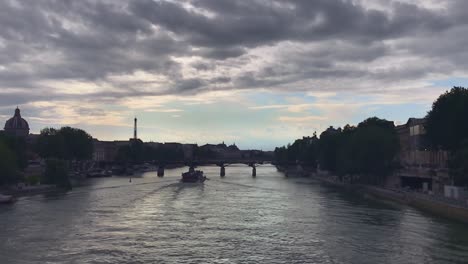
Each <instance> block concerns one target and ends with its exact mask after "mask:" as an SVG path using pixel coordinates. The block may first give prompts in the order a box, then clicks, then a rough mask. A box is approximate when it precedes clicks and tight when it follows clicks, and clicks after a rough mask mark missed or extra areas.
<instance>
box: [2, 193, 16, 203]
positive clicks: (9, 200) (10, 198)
mask: <svg viewBox="0 0 468 264" xmlns="http://www.w3.org/2000/svg"><path fill="white" fill-rule="evenodd" d="M14 201H15V197H14V196H12V195H3V194H0V204H9V203H13V202H14Z"/></svg>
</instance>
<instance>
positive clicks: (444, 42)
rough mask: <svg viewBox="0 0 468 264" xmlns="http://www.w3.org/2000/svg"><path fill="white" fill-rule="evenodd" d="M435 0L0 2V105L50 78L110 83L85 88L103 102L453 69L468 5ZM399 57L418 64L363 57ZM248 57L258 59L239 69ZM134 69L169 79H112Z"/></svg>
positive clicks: (459, 58)
mask: <svg viewBox="0 0 468 264" xmlns="http://www.w3.org/2000/svg"><path fill="white" fill-rule="evenodd" d="M443 2H444V3H446V8H443V9H429V8H426V7H424V6H422V5H421V3H422V1H415V2H414V3H413V4H408V3H401V2H397V1H385V2H382V3H384V6H383V7H382V8H380V9H372V8H369V7H368V6H365V5H364V4H363V3H365V2H360V1H358V0H356V1H351V0H314V1H311V0H288V1H285V0H281V1H279V0H270V1H266V0H249V1H247V0H237V1H235V0H187V1H163V0H161V1H158V0H135V1H124V0H114V1H112V0H102V1H97V0H96V1H91V0H80V1H71V0H37V1H33V0H29V1H13V0H12V1H1V2H0V89H8V95H7V94H6V93H2V99H1V101H0V103H1V104H2V105H5V104H8V102H10V103H12V104H16V103H24V102H31V101H37V100H41V99H42V98H43V97H42V96H41V94H44V93H47V92H49V91H50V90H51V89H52V88H50V87H49V86H47V85H44V84H43V82H45V81H50V80H54V81H67V80H77V81H82V82H92V83H95V84H98V85H101V84H102V86H106V85H107V86H113V89H108V90H106V91H99V92H94V93H89V94H87V95H83V98H86V97H87V98H92V100H99V98H100V97H102V98H103V99H109V100H111V99H112V98H122V97H127V96H145V95H160V94H168V93H172V94H178V93H183V94H186V93H196V92H200V91H204V90H213V89H240V88H256V87H262V88H271V89H285V87H288V89H296V88H295V87H296V85H295V84H297V83H298V82H301V81H302V82H306V81H314V80H324V79H325V80H326V79H333V78H334V79H336V80H340V79H347V80H349V79H355V80H358V79H359V80H362V81H363V82H365V81H378V80H381V81H382V82H384V81H387V80H389V79H392V78H393V79H402V80H411V79H416V78H423V77H424V76H426V75H427V74H431V73H436V72H437V73H444V74H450V73H451V72H453V71H455V69H458V70H463V69H466V68H467V67H466V61H467V59H468V54H467V52H466V51H465V50H466V49H465V47H466V45H467V44H468V43H467V40H466V38H465V37H464V36H466V34H467V33H468V26H467V25H468V18H467V17H468V16H467V15H466V10H467V8H468V4H467V2H466V1H462V0H446V1H443ZM285 43H292V44H294V45H296V48H290V47H291V46H288V45H285ZM280 45H285V46H284V47H286V48H284V49H282V50H280V51H279V53H278V54H275V57H274V58H273V59H272V60H270V61H268V64H267V65H265V63H264V64H259V63H257V64H255V63H256V62H259V61H262V60H263V58H262V56H267V55H268V54H267V53H261V52H260V53H258V52H257V53H256V54H251V53H252V52H253V51H255V49H257V48H265V47H266V48H268V47H278V46H280ZM300 45H303V47H304V48H297V46H300ZM253 53H255V52H253ZM398 56H408V57H410V56H417V57H419V58H420V59H421V61H425V63H421V64H419V65H416V64H414V65H395V66H394V68H391V69H373V68H372V67H371V66H370V65H371V64H372V63H375V62H376V61H378V60H382V59H384V58H392V57H398ZM181 57H185V58H192V59H193V58H196V62H190V63H189V64H188V66H189V67H191V68H194V69H196V70H197V71H198V72H203V75H200V76H198V75H197V76H185V74H186V73H185V71H184V65H182V64H183V62H181V60H178V59H177V58H181ZM430 60H433V62H434V63H428V62H427V61H430ZM249 63H253V65H255V66H254V67H250V68H247V67H246V65H247V64H249ZM435 63H437V64H438V65H432V64H435ZM455 65H456V67H455ZM227 68H229V69H235V70H236V72H235V73H232V74H231V72H230V71H229V70H226V69H227ZM138 71H141V72H145V73H148V74H155V75H158V76H160V79H161V78H162V80H163V81H165V82H166V84H165V85H162V86H163V88H161V82H163V81H159V82H155V81H147V80H136V81H135V80H133V81H122V80H115V78H113V77H115V76H119V75H132V74H134V73H136V72H138ZM221 84H223V85H221ZM297 87H298V86H297ZM303 87H304V85H303ZM25 89H27V90H30V91H31V92H30V93H29V94H30V95H28V93H25V92H24V90H25ZM330 89H331V88H330ZM356 89H358V88H356ZM33 90H35V91H34V92H32V91H33ZM15 91H16V92H15ZM0 92H2V91H1V90H0ZM4 98H10V99H11V100H7V99H4ZM50 98H52V97H50ZM58 98H59V99H60V100H62V99H63V98H68V95H66V94H63V95H61V94H60V92H57V91H56V90H55V91H54V96H53V98H52V99H57V100H58Z"/></svg>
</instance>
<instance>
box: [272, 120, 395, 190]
mask: <svg viewBox="0 0 468 264" xmlns="http://www.w3.org/2000/svg"><path fill="white" fill-rule="evenodd" d="M398 150H399V140H398V136H397V134H396V131H395V127H394V124H393V122H391V121H387V120H384V119H379V118H377V117H372V118H369V119H366V120H364V121H363V122H361V123H360V124H359V125H358V126H357V127H353V126H350V125H346V126H345V127H344V128H343V129H341V128H338V129H335V128H333V127H330V128H328V129H327V130H325V131H324V132H323V133H322V134H321V135H320V139H318V138H317V137H316V136H315V135H314V137H311V138H309V137H305V138H303V139H298V140H296V141H295V142H294V143H293V144H292V145H288V146H287V147H281V148H276V149H275V158H276V160H277V162H280V163H281V162H296V161H298V162H301V163H303V164H307V163H308V164H311V165H314V166H316V164H317V163H316V162H317V160H318V163H319V164H320V167H321V168H322V169H325V170H328V171H331V172H333V173H335V174H337V175H338V176H340V177H341V176H343V175H346V174H358V175H360V176H361V178H360V181H361V182H363V183H369V184H381V183H382V182H383V181H384V179H385V177H386V176H387V175H388V174H389V173H391V172H392V171H393V169H394V168H395V166H394V165H395V164H394V160H395V157H396V155H397V153H398Z"/></svg>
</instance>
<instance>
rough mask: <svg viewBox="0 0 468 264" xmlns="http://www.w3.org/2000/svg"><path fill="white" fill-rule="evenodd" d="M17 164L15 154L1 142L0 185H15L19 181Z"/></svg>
mask: <svg viewBox="0 0 468 264" xmlns="http://www.w3.org/2000/svg"><path fill="white" fill-rule="evenodd" d="M16 164H17V163H16V158H15V154H14V152H13V151H11V150H10V149H9V148H8V147H7V146H6V145H5V144H4V143H2V142H0V185H3V184H11V183H15V182H16V181H17V180H18V174H17V165H16Z"/></svg>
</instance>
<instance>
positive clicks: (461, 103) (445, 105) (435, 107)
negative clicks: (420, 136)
mask: <svg viewBox="0 0 468 264" xmlns="http://www.w3.org/2000/svg"><path fill="white" fill-rule="evenodd" d="M426 118H427V122H426V131H427V139H428V140H429V143H430V144H431V145H432V147H433V148H443V149H445V150H447V151H449V153H450V158H449V169H450V172H449V173H450V175H451V176H452V179H453V180H454V183H455V184H457V185H468V165H467V164H468V143H467V142H468V89H466V88H463V87H454V88H452V89H451V90H450V91H447V92H445V93H444V94H442V95H441V96H439V98H437V100H436V101H435V102H434V103H433V104H432V109H431V110H430V111H429V113H428V114H427V117H426Z"/></svg>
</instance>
